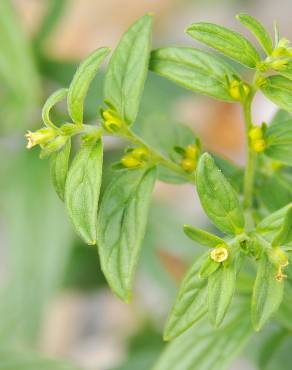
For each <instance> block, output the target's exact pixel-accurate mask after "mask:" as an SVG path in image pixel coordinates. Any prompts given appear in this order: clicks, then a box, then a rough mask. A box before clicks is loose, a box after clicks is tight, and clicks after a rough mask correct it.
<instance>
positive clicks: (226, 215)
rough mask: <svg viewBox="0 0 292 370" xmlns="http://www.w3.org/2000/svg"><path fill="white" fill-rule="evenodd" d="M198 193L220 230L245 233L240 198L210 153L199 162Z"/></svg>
mask: <svg viewBox="0 0 292 370" xmlns="http://www.w3.org/2000/svg"><path fill="white" fill-rule="evenodd" d="M197 191H198V194H199V197H200V201H201V204H202V206H203V208H204V210H205V212H206V213H207V215H208V217H209V218H210V220H211V221H212V222H214V224H215V225H216V226H217V227H218V228H219V229H220V230H222V231H223V232H225V233H227V234H239V233H241V232H242V231H243V228H244V215H243V211H242V209H241V206H240V203H239V199H238V196H237V194H236V192H235V190H234V189H233V188H232V186H231V185H230V184H229V182H228V181H227V179H226V178H225V177H224V175H223V174H222V172H221V171H220V170H219V169H218V167H217V166H216V164H215V162H214V160H213V158H212V157H211V156H210V155H209V154H208V153H205V154H203V155H202V156H201V158H200V160H199V164H198V168H197Z"/></svg>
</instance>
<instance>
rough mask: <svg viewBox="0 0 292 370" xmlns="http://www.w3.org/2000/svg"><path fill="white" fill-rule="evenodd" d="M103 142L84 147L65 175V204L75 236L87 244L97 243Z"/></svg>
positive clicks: (99, 141)
mask: <svg viewBox="0 0 292 370" xmlns="http://www.w3.org/2000/svg"><path fill="white" fill-rule="evenodd" d="M102 160H103V153H102V141H101V140H98V141H97V142H96V143H89V144H86V145H85V144H83V146H82V147H81V149H80V150H79V152H78V153H77V154H76V156H75V158H74V160H73V162H72V164H71V167H70V169H69V171H68V175H67V180H66V185H65V204H66V207H67V210H68V213H69V216H70V218H71V220H72V222H73V225H74V226H75V229H76V232H77V233H78V234H79V236H80V237H81V238H82V239H83V240H84V241H85V243H87V244H95V243H96V220H97V207H98V199H99V191H100V185H101V175H102Z"/></svg>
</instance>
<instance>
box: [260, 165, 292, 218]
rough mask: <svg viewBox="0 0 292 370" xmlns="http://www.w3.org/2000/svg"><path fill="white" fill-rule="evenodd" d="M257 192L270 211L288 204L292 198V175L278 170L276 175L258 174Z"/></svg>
mask: <svg viewBox="0 0 292 370" xmlns="http://www.w3.org/2000/svg"><path fill="white" fill-rule="evenodd" d="M257 177H258V179H257V180H258V181H257V183H256V193H257V197H258V199H259V201H260V202H261V203H262V204H263V205H264V207H265V208H266V209H267V210H268V211H269V212H275V211H277V210H278V209H280V208H282V207H284V206H286V205H287V204H289V203H290V201H291V199H292V176H291V175H290V174H288V173H284V172H282V171H277V172H276V173H275V175H274V176H260V175H257Z"/></svg>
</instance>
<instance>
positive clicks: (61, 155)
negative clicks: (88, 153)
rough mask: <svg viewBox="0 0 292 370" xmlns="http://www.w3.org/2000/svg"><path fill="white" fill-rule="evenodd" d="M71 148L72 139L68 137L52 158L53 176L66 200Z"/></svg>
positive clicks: (60, 196)
mask: <svg viewBox="0 0 292 370" xmlns="http://www.w3.org/2000/svg"><path fill="white" fill-rule="evenodd" d="M70 150H71V140H70V139H68V141H67V143H66V144H65V145H64V147H63V148H62V149H61V150H60V151H58V152H55V153H53V154H52V155H51V158H50V169H51V178H52V182H53V185H54V188H55V190H56V193H57V194H58V196H59V198H60V199H61V200H64V195H65V183H66V178H67V173H68V166H69V158H70Z"/></svg>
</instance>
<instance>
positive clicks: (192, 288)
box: [164, 255, 207, 340]
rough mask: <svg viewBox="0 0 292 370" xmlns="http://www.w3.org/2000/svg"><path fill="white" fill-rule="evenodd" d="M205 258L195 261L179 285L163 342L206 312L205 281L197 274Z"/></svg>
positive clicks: (181, 331)
mask: <svg viewBox="0 0 292 370" xmlns="http://www.w3.org/2000/svg"><path fill="white" fill-rule="evenodd" d="M205 258H206V255H204V256H202V257H201V258H199V259H198V260H197V261H195V263H194V264H193V265H192V266H191V268H190V269H189V271H188V272H187V274H186V276H185V278H184V279H183V281H182V283H181V286H180V289H179V292H178V294H177V297H176V300H175V303H174V305H173V308H172V310H171V312H170V315H169V317H168V320H167V323H166V326H165V329H164V339H165V340H171V339H173V338H175V337H177V336H178V335H180V334H181V333H183V332H184V331H185V330H187V329H188V328H189V327H191V326H192V325H194V324H195V323H196V322H197V321H199V320H200V319H201V318H202V316H203V315H205V314H206V312H207V305H206V300H207V281H206V280H203V279H201V278H200V277H199V274H198V273H199V270H200V268H201V265H202V263H203V262H204V259H205Z"/></svg>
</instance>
